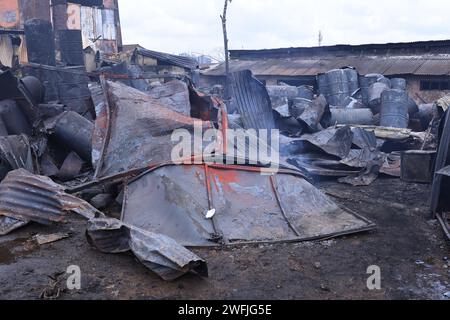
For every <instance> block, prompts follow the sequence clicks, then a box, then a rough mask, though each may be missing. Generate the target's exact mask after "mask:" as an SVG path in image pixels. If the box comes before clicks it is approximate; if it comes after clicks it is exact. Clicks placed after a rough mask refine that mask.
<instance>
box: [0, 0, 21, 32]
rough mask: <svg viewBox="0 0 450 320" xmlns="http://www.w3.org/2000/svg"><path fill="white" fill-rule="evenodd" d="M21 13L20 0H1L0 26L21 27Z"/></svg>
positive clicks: (6, 27)
mask: <svg viewBox="0 0 450 320" xmlns="http://www.w3.org/2000/svg"><path fill="white" fill-rule="evenodd" d="M19 27H20V13H19V2H18V0H2V1H0V28H5V29H19Z"/></svg>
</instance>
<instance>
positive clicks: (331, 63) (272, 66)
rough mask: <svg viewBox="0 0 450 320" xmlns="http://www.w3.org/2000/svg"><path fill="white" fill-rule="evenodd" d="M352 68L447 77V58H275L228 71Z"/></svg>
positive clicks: (221, 70) (302, 72) (237, 64)
mask: <svg viewBox="0 0 450 320" xmlns="http://www.w3.org/2000/svg"><path fill="white" fill-rule="evenodd" d="M348 66H352V67H355V68H356V70H357V71H358V72H359V74H361V75H366V74H369V73H380V74H384V75H386V76H393V75H424V76H425V75H430V76H443V75H450V56H449V57H446V58H444V57H440V58H438V57H427V58H418V57H414V58H408V57H403V58H401V57H387V58H381V57H373V58H369V57H363V58H358V57H354V58H352V57H350V58H329V59H305V58H295V59H293V58H278V59H275V58H273V59H260V60H231V61H230V71H231V72H236V71H241V70H245V69H249V70H251V71H252V72H253V74H254V75H256V76H286V77H299V76H315V75H318V74H320V73H325V72H327V71H329V70H332V69H339V68H344V67H348ZM203 74H205V75H208V76H223V75H224V74H225V66H224V65H223V64H221V65H219V66H217V67H216V68H213V69H210V70H207V71H205V72H204V73H203Z"/></svg>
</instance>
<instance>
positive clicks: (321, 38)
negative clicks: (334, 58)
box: [319, 30, 323, 47]
mask: <svg viewBox="0 0 450 320" xmlns="http://www.w3.org/2000/svg"><path fill="white" fill-rule="evenodd" d="M322 42H323V33H322V30H319V47H321V46H322Z"/></svg>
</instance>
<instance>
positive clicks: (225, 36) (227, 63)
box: [220, 0, 232, 102]
mask: <svg viewBox="0 0 450 320" xmlns="http://www.w3.org/2000/svg"><path fill="white" fill-rule="evenodd" d="M231 1H232V0H225V4H224V7H223V14H222V15H221V16H220V19H221V20H222V28H223V42H224V49H225V81H226V83H225V100H226V101H227V102H228V100H229V98H230V96H229V95H230V85H229V83H230V55H229V51H228V34H227V11H228V3H231Z"/></svg>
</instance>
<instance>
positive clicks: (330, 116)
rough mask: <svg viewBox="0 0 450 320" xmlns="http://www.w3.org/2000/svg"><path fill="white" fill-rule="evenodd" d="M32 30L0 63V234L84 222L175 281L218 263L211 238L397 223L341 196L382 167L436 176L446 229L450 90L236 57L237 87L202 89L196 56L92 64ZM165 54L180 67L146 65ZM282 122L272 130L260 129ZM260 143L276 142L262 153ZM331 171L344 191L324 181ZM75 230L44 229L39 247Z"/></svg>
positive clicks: (105, 243) (298, 235)
mask: <svg viewBox="0 0 450 320" xmlns="http://www.w3.org/2000/svg"><path fill="white" fill-rule="evenodd" d="M24 32H25V34H24V35H25V37H26V38H27V39H28V40H29V41H28V42H27V43H28V46H27V47H26V48H25V49H26V50H27V54H28V60H27V61H26V62H21V63H18V64H15V65H12V64H11V65H9V66H5V65H3V66H2V70H1V71H0V72H1V73H0V86H1V89H0V160H1V162H0V179H1V183H0V235H1V236H3V237H6V236H8V235H10V234H12V233H14V232H20V229H21V228H24V227H25V226H27V225H30V224H39V225H45V226H48V225H51V226H55V228H56V231H58V229H59V228H61V225H69V226H70V225H73V226H76V227H74V229H76V230H77V231H78V232H79V231H80V229H79V226H80V224H82V225H84V226H85V227H84V228H85V231H86V237H87V241H88V242H89V244H91V245H92V246H93V247H95V248H96V249H97V250H98V251H99V252H101V253H107V254H126V253H132V254H133V255H134V257H135V258H136V259H137V260H138V261H139V262H140V263H141V264H142V265H143V266H145V267H146V268H147V269H149V270H151V271H152V272H154V273H155V274H156V275H158V276H159V277H161V278H162V279H164V280H168V281H173V280H176V279H179V278H180V277H182V276H185V275H186V274H188V273H193V274H196V275H197V276H199V277H198V278H196V279H198V281H200V278H201V277H208V275H209V274H210V272H209V270H210V268H208V267H209V266H208V265H207V261H206V259H204V258H202V257H201V253H197V252H202V251H201V250H203V252H207V250H209V253H207V254H206V255H210V254H211V252H215V253H218V254H220V253H221V252H222V251H220V250H223V254H228V253H227V250H233V248H236V247H240V248H242V247H243V246H244V247H245V246H249V245H257V246H258V245H260V246H265V245H283V244H285V245H286V246H289V245H292V246H295V245H298V243H302V242H308V241H314V240H321V241H323V240H330V239H336V238H339V237H343V236H347V237H356V235H362V234H363V233H367V232H369V231H374V230H376V229H377V227H378V229H379V228H380V227H381V228H383V227H386V221H383V225H382V226H377V224H376V223H375V222H374V219H373V217H370V218H367V217H365V213H362V212H358V208H356V207H353V206H352V205H351V201H342V200H345V199H346V200H349V199H348V197H351V196H352V195H351V194H350V195H349V193H348V190H349V188H350V186H353V187H355V190H360V191H361V192H363V190H365V189H364V187H370V186H371V185H373V184H376V183H377V182H378V181H377V180H379V179H380V178H383V177H392V178H395V179H397V180H400V179H401V180H402V181H403V182H405V183H406V182H407V183H412V184H416V183H417V184H419V183H420V184H432V195H431V208H430V210H428V211H429V212H430V214H429V215H428V216H425V215H424V216H423V221H426V219H430V218H432V219H437V221H438V222H439V224H440V225H441V226H442V228H443V229H444V231H445V234H446V235H447V236H450V229H449V224H450V216H449V212H450V204H449V203H448V197H447V192H448V190H449V188H450V185H449V181H448V179H449V177H450V169H449V168H450V160H449V156H450V155H449V147H450V118H449V117H450V115H449V112H448V107H449V106H450V98H449V97H444V98H442V99H439V100H436V101H435V102H434V103H431V104H418V103H417V102H416V101H415V100H414V99H413V97H411V96H410V94H409V93H408V91H407V86H406V83H407V81H406V80H405V79H402V78H387V77H385V76H384V75H381V74H367V75H364V76H360V75H359V74H358V70H357V69H355V68H353V67H345V68H340V69H333V70H330V71H328V72H326V73H322V74H318V75H317V78H316V85H315V86H298V87H297V86H292V85H288V84H279V85H267V86H266V85H265V84H263V83H262V82H260V81H259V80H258V79H257V78H256V77H255V76H254V75H253V74H252V72H251V71H250V70H240V71H236V72H233V73H231V74H230V75H229V76H228V77H227V80H228V81H227V84H226V87H228V89H225V88H223V86H221V85H215V86H213V87H212V88H204V90H200V89H198V87H197V81H196V77H198V76H199V74H198V70H197V69H198V67H199V66H198V64H197V63H196V61H193V60H192V59H190V58H186V57H179V56H174V55H168V54H162V53H158V52H154V51H150V50H146V49H144V48H142V47H135V48H133V49H132V50H130V51H128V52H122V53H118V54H111V55H102V54H100V53H101V52H100V51H97V52H96V54H95V59H94V60H89V62H90V64H89V67H88V66H87V63H86V62H87V60H88V58H89V57H90V54H91V53H90V50H86V49H87V48H83V44H82V38H80V37H79V35H75V34H74V35H70V34H69V33H61V34H59V37H57V38H58V40H59V41H60V43H58V46H57V47H58V48H55V37H54V30H53V29H52V25H51V24H49V23H45V21H42V20H39V19H33V20H30V21H28V22H27V23H26V25H25V31H24ZM38 35H40V36H39V39H36V37H38ZM67 37H68V38H70V39H69V40H70V41H74V39H78V42H79V48H78V49H80V48H81V50H78V54H75V53H74V54H72V52H71V51H67V48H66V47H64V43H65V41H69V40H67ZM71 37H73V39H72V38H71ZM64 39H66V40H64ZM38 40H39V41H41V43H39V41H38ZM70 41H69V42H70ZM45 43H47V44H48V45H43V44H45ZM70 43H72V42H70ZM72 44H73V43H72ZM82 49H84V50H82ZM90 49H91V50H94V49H93V48H90ZM58 50H59V53H60V54H59V56H58V57H57V56H56V54H55V52H56V51H58ZM94 51H95V50H94ZM154 60H155V61H162V62H163V63H164V64H166V65H167V64H168V65H171V66H172V67H173V68H172V69H171V71H172V72H164V73H163V74H161V73H157V72H154V70H152V68H146V61H147V62H148V61H154ZM83 61H84V62H85V63H86V65H80V63H81V62H83ZM187 70H189V72H185V71H187ZM228 90H229V97H230V98H229V99H228V98H227V97H226V96H225V94H224V92H226V91H228ZM232 129H234V130H235V131H239V130H241V132H246V135H247V136H246V137H244V139H239V138H237V137H236V136H235V135H234V134H233V131H232ZM274 130H275V131H277V132H279V133H280V135H279V136H278V135H277V136H276V139H275V141H274V140H273V139H272V140H271V141H270V142H268V141H267V139H265V138H267V135H266V136H264V134H261V132H264V133H266V134H269V133H271V132H272V131H274ZM198 132H200V134H201V139H203V138H205V136H206V134H205V132H207V133H208V144H207V145H204V142H205V141H200V143H198V141H197V140H196V138H194V139H193V140H189V143H188V144H187V147H186V146H184V147H183V148H181V149H179V147H180V144H179V143H180V139H182V138H183V137H186V136H188V137H192V136H194V137H197V136H196V134H198ZM174 133H177V134H176V135H174ZM269 136H270V134H269ZM269 140H270V139H269ZM252 142H255V143H256V145H258V146H259V148H262V149H266V150H265V151H268V152H267V153H266V154H264V152H261V150H260V152H259V158H258V160H256V161H255V159H253V158H251V157H250V155H249V152H250V151H251V149H252V148H253V147H254V146H253V145H252ZM243 151H244V152H243ZM174 155H175V156H177V157H179V158H178V159H177V160H175V159H174ZM274 155H276V157H275V159H274ZM327 182H332V183H334V187H333V188H331V189H333V190H325V189H323V188H322V189H319V188H318V186H320V185H322V184H323V183H327ZM340 188H342V190H343V191H342V192H340V191H339V189H340ZM336 189H337V190H336ZM378 191H379V190H378ZM356 198H357V197H356V196H355V200H356ZM359 198H364V197H362V196H361V197H359ZM391 200H392V199H391ZM358 201H362V200H361V199H360V200H358ZM364 201H367V199H366V198H364ZM380 201H381V200H380ZM373 202H374V203H372V205H374V204H375V205H376V204H377V200H376V199H373ZM382 205H383V206H386V203H382ZM390 205H391V206H392V207H395V208H396V209H399V207H401V206H402V205H401V204H398V203H395V201H393V200H392V201H391V203H390ZM400 209H401V210H403V211H406V209H405V208H404V207H401V208H400ZM100 210H101V211H100ZM76 236H79V234H78V235H73V233H72V232H70V233H68V232H63V231H60V230H59V232H53V233H50V234H37V235H35V236H34V237H33V239H34V243H35V244H36V243H37V244H39V246H44V245H47V244H51V243H54V242H59V241H61V242H64V241H69V240H65V239H71V238H72V237H76ZM352 239H356V238H352ZM355 241H357V240H355ZM344 245H345V244H344ZM194 250H196V251H195V252H196V253H194ZM197 250H198V251H197ZM317 266H318V267H316V268H317V269H319V268H320V264H317ZM293 268H296V266H293ZM299 268H303V267H299ZM326 288H327V287H326V285H324V286H323V290H326ZM53 291H54V290H53ZM57 295H58V296H59V292H58V294H57ZM44 296H48V292H47V293H46V294H44Z"/></svg>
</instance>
